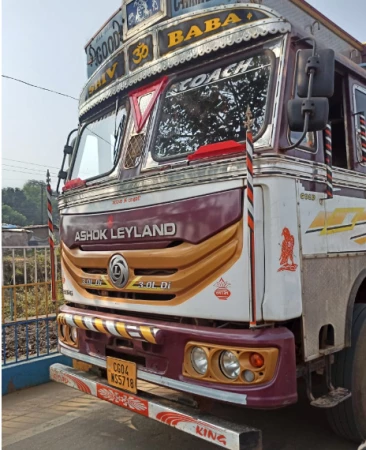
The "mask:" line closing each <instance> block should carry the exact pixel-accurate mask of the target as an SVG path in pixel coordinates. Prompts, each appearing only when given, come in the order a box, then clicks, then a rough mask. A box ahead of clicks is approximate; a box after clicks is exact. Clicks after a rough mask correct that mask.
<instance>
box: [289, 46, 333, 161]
mask: <svg viewBox="0 0 366 450" xmlns="http://www.w3.org/2000/svg"><path fill="white" fill-rule="evenodd" d="M304 40H310V41H311V42H312V44H313V48H312V50H300V51H299V53H298V59H297V68H296V86H295V88H296V91H297V95H298V97H300V99H299V98H297V99H293V100H290V101H289V102H288V108H287V112H288V121H289V125H290V130H291V131H300V130H299V128H300V127H301V130H302V135H301V137H300V138H299V139H298V140H297V142H295V143H294V144H292V145H290V146H289V147H286V148H283V149H282V150H283V151H288V150H292V149H294V148H296V147H298V146H299V145H300V144H301V142H302V141H303V140H304V138H305V136H306V134H307V133H308V131H320V130H322V129H324V128H325V127H326V124H327V122H328V118H329V102H328V98H327V97H331V96H332V95H333V91H334V52H333V51H332V50H319V51H317V47H316V42H315V40H314V39H313V38H303V39H299V40H298V41H297V42H296V43H298V42H300V41H304ZM316 77H317V78H316ZM319 97H322V98H319ZM301 98H302V99H301ZM317 108H318V109H319V111H318V110H317ZM315 152H316V150H311V153H315Z"/></svg>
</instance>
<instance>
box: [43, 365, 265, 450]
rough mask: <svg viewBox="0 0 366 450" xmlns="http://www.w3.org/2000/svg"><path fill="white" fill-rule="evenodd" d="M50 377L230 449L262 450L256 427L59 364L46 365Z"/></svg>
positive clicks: (260, 436)
mask: <svg viewBox="0 0 366 450" xmlns="http://www.w3.org/2000/svg"><path fill="white" fill-rule="evenodd" d="M50 378H51V379H52V380H53V381H56V382H57V383H63V384H65V385H67V386H70V387H72V388H74V389H78V390H79V391H81V392H84V393H86V394H90V395H93V396H94V397H97V398H99V399H102V400H106V401H107V402H110V403H113V404H114V405H117V406H120V407H121V408H124V409H128V410H129V411H132V412H134V413H136V414H140V415H142V416H145V417H149V418H150V419H154V420H156V421H158V422H161V423H164V424H166V425H169V426H171V427H175V428H177V429H178V430H181V431H184V432H186V433H188V434H191V435H193V436H196V437H198V438H201V439H203V440H205V441H208V442H210V443H213V444H216V445H218V446H220V447H224V448H226V449H230V450H262V435H261V431H260V430H256V429H254V428H251V427H248V426H246V425H239V424H235V423H232V422H229V421H226V420H223V419H221V418H218V417H215V416H211V415H208V414H202V413H200V412H199V411H198V410H195V409H193V408H191V407H188V406H185V405H181V404H179V403H176V402H174V401H171V400H169V399H166V398H163V397H158V396H156V395H152V394H149V393H148V392H144V391H142V390H138V394H137V395H135V394H130V393H128V392H125V391H122V390H119V389H116V388H114V387H111V386H110V385H109V384H108V382H107V380H105V379H104V378H99V377H97V376H95V375H93V374H90V373H87V372H82V371H78V370H76V369H74V368H71V367H68V366H64V365H63V364H53V365H52V366H51V367H50Z"/></svg>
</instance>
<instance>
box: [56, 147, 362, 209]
mask: <svg viewBox="0 0 366 450" xmlns="http://www.w3.org/2000/svg"><path fill="white" fill-rule="evenodd" d="M254 174H255V178H256V179H257V183H258V180H259V178H260V177H269V176H271V177H272V176H281V177H286V178H298V179H303V180H309V181H317V182H321V183H325V182H326V168H325V164H322V163H314V162H311V161H306V160H301V159H298V158H294V157H290V156H279V155H273V154H266V155H264V156H260V155H258V154H256V155H255V157H254ZM240 178H244V179H245V178H246V163H245V157H243V156H241V157H237V158H230V159H226V160H224V161H222V160H221V161H212V162H205V163H199V164H194V165H191V166H186V167H177V168H174V169H167V170H166V171H165V172H163V173H161V172H158V173H150V174H149V175H146V174H145V175H141V176H139V177H137V178H135V179H133V180H129V181H125V182H123V183H121V181H117V182H114V181H113V182H109V183H108V184H106V185H100V186H95V187H92V188H86V189H83V190H82V191H75V192H72V191H69V192H68V193H67V194H63V195H62V197H61V198H60V199H59V208H60V210H61V212H62V209H64V208H70V207H72V206H78V205H83V204H88V203H91V202H101V201H103V200H107V199H108V200H112V199H115V198H118V197H121V196H123V197H127V196H130V195H134V196H135V195H142V194H145V193H150V192H158V191H162V190H166V189H172V188H179V187H184V186H187V185H189V186H190V187H191V186H192V185H202V184H208V183H212V184H213V183H215V184H216V183H219V182H222V181H226V182H227V181H231V180H238V179H240ZM258 184H259V183H258ZM333 185H334V188H337V187H347V188H351V189H352V188H353V189H362V190H366V175H365V174H362V173H357V172H354V171H350V170H346V169H340V168H337V167H335V168H333ZM156 203H157V202H155V204H156Z"/></svg>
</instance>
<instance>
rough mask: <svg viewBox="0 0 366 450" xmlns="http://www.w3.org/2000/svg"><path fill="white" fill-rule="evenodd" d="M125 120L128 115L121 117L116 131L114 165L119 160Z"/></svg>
mask: <svg viewBox="0 0 366 450" xmlns="http://www.w3.org/2000/svg"><path fill="white" fill-rule="evenodd" d="M125 121H126V116H125V115H124V116H123V117H122V119H121V122H120V123H119V125H118V128H117V130H116V131H115V135H114V138H115V140H114V147H113V165H115V164H116V162H117V157H118V153H119V152H118V149H119V147H120V145H121V139H122V135H123V129H124V126H125Z"/></svg>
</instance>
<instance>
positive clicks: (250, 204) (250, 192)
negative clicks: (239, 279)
mask: <svg viewBox="0 0 366 450" xmlns="http://www.w3.org/2000/svg"><path fill="white" fill-rule="evenodd" d="M252 117H253V115H252V112H251V110H250V107H249V106H248V108H247V112H246V118H247V120H246V122H245V126H246V130H247V131H246V164H247V190H246V209H247V216H248V231H249V269H250V270H249V276H250V283H249V285H250V289H249V299H250V304H251V320H250V328H255V327H256V326H257V305H256V286H255V240H254V184H253V179H254V169H253V155H254V147H253V135H252V125H253V120H252Z"/></svg>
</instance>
